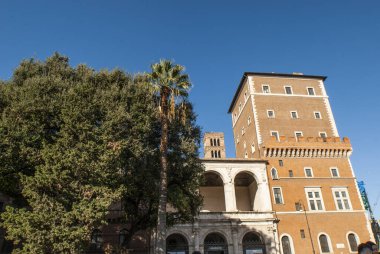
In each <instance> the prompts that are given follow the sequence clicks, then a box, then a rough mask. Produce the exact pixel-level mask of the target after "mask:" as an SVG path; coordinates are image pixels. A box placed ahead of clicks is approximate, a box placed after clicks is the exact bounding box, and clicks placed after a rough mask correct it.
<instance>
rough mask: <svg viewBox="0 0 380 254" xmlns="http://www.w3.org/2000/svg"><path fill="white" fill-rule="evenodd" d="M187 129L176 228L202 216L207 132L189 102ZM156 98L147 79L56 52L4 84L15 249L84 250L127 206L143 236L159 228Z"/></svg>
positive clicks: (0, 140) (0, 180) (10, 234)
mask: <svg viewBox="0 0 380 254" xmlns="http://www.w3.org/2000/svg"><path fill="white" fill-rule="evenodd" d="M187 104H188V108H187V111H188V114H187V115H188V118H187V119H186V124H185V125H184V124H182V123H181V122H180V121H179V120H178V119H177V120H174V121H173V124H172V126H171V127H170V142H169V151H170V152H169V155H168V156H169V165H170V170H169V194H168V197H169V203H170V204H171V205H172V207H173V208H174V210H173V211H174V212H173V213H172V214H169V215H168V216H169V218H170V219H169V221H170V223H175V222H179V221H181V222H183V221H189V220H191V219H192V218H193V216H194V215H195V214H196V212H197V211H198V208H199V206H200V204H201V198H200V196H199V194H198V192H197V189H198V186H199V182H200V180H201V173H202V171H203V168H202V165H201V163H200V161H199V159H198V146H199V143H200V130H199V127H197V126H196V124H195V116H194V113H193V112H192V107H191V104H190V103H187ZM156 108H157V98H156V95H155V94H154V93H153V92H152V91H151V89H150V87H149V85H148V79H147V77H146V76H145V75H144V74H139V75H134V76H133V75H129V74H126V73H124V72H123V71H120V70H113V71H94V70H93V69H91V68H89V67H87V66H86V65H78V66H77V67H75V68H73V67H71V66H70V65H69V60H68V58H67V57H64V56H61V55H59V54H54V55H53V56H52V57H50V58H48V59H47V60H46V61H44V62H40V61H35V60H27V61H23V62H22V63H21V64H20V66H19V67H18V68H17V69H16V70H15V72H14V75H13V78H12V79H11V80H10V81H7V82H3V84H0V113H1V118H0V161H1V162H2V163H1V164H0V192H3V193H5V194H7V195H9V196H11V197H12V198H14V201H15V202H14V204H15V205H14V206H13V207H7V209H6V212H5V213H3V214H2V226H3V227H5V228H6V230H7V238H8V239H10V240H12V241H14V242H15V243H16V244H17V243H21V244H20V245H18V246H19V247H18V248H17V249H16V250H15V252H14V253H78V252H80V251H83V250H84V249H86V247H87V246H88V242H89V239H90V235H91V232H92V231H93V230H94V229H95V228H99V227H101V225H104V224H106V223H107V221H106V216H107V213H108V210H109V207H110V205H111V204H114V203H115V202H120V201H121V204H122V205H123V209H124V210H125V219H126V220H127V221H128V223H129V225H130V226H129V231H128V233H129V235H128V238H130V237H131V236H132V235H133V233H134V232H136V231H138V230H141V229H148V228H152V227H154V225H155V223H156V220H157V204H158V196H157V192H158V187H159V168H160V166H159V165H160V161H159V146H160V136H159V133H160V128H161V127H160V124H159V116H158V114H157V110H156Z"/></svg>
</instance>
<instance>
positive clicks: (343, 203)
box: [332, 188, 351, 210]
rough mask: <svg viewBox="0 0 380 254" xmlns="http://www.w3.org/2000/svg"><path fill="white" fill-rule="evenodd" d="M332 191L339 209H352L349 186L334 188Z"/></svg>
mask: <svg viewBox="0 0 380 254" xmlns="http://www.w3.org/2000/svg"><path fill="white" fill-rule="evenodd" d="M332 191H333V195H334V200H335V205H336V208H337V210H351V202H350V197H349V196H348V191H347V188H333V189H332Z"/></svg>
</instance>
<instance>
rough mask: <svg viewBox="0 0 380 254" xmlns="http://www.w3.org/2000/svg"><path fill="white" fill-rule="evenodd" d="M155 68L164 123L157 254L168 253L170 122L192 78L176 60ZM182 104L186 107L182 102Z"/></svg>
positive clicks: (184, 97) (161, 146) (161, 148)
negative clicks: (167, 216)
mask: <svg viewBox="0 0 380 254" xmlns="http://www.w3.org/2000/svg"><path fill="white" fill-rule="evenodd" d="M151 68H152V73H150V74H149V77H150V81H151V84H152V85H153V87H154V88H155V89H156V91H157V93H158V96H159V99H160V105H159V111H160V120H161V141H160V156H161V158H160V160H161V171H160V186H159V203H158V219H157V243H156V250H155V253H156V254H165V253H166V205H167V185H168V179H167V173H168V156H167V155H168V130H169V123H170V121H171V120H172V119H174V117H175V109H176V105H177V104H178V103H181V101H182V102H183V101H184V99H186V98H187V96H188V90H189V89H190V87H191V83H190V81H189V77H188V75H187V74H184V73H183V71H184V69H185V68H184V67H183V66H181V65H178V64H174V63H173V62H172V61H169V60H160V62H159V63H155V64H153V65H152V66H151ZM182 105H184V104H183V103H182Z"/></svg>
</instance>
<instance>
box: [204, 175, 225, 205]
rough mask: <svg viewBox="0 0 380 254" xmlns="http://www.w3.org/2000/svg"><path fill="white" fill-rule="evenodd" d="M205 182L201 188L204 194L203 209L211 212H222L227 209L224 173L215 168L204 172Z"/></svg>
mask: <svg viewBox="0 0 380 254" xmlns="http://www.w3.org/2000/svg"><path fill="white" fill-rule="evenodd" d="M204 177H205V182H204V184H203V185H202V186H200V188H199V192H200V194H201V195H202V196H203V207H202V210H205V211H210V212H222V211H225V210H226V204H225V196H224V181H223V178H222V175H221V174H220V173H219V172H217V171H214V170H208V171H206V172H205V173H204Z"/></svg>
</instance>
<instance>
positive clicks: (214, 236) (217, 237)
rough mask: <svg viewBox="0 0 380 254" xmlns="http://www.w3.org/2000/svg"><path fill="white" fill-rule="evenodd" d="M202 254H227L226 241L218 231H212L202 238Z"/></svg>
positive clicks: (223, 235)
mask: <svg viewBox="0 0 380 254" xmlns="http://www.w3.org/2000/svg"><path fill="white" fill-rule="evenodd" d="M202 243H203V248H204V254H210V253H213V254H214V253H215V254H228V245H229V244H228V239H227V237H226V236H225V234H224V233H222V232H220V231H219V230H213V231H211V232H209V233H207V234H205V237H204V238H203V241H202Z"/></svg>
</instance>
